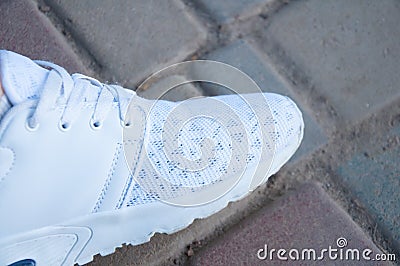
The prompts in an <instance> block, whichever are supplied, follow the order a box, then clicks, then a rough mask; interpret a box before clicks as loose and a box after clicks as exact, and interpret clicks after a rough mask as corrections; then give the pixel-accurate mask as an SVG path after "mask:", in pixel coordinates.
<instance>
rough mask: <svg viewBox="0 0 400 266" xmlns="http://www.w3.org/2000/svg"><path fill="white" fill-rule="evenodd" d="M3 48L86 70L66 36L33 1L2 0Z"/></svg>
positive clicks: (0, 30)
mask: <svg viewBox="0 0 400 266" xmlns="http://www.w3.org/2000/svg"><path fill="white" fill-rule="evenodd" d="M0 12H1V15H0V36H1V37H0V49H6V50H12V51H15V52H18V53H21V54H24V55H26V56H29V57H31V58H33V59H41V60H48V61H53V62H55V63H57V64H60V65H62V66H63V67H65V68H66V69H67V70H68V71H70V72H86V70H85V68H84V67H83V65H82V63H81V62H80V61H79V59H78V57H77V56H76V55H75V54H74V52H73V51H72V50H71V48H70V47H69V46H68V44H67V43H66V41H65V39H64V37H63V36H62V35H61V34H60V33H59V32H58V31H57V30H56V29H55V28H54V26H53V25H52V24H51V23H50V21H49V20H48V19H47V18H46V17H45V16H44V15H43V14H42V13H41V12H40V11H39V9H38V8H37V6H36V4H35V3H34V2H32V1H31V0H13V1H11V0H4V1H1V2H0Z"/></svg>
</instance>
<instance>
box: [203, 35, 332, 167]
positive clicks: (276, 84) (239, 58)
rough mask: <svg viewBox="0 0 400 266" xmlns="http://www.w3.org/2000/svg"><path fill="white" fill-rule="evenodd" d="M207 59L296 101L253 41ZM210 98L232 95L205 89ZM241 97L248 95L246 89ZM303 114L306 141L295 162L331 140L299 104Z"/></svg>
mask: <svg viewBox="0 0 400 266" xmlns="http://www.w3.org/2000/svg"><path fill="white" fill-rule="evenodd" d="M205 58H206V59H210V60H216V61H220V62H224V63H227V64H230V65H232V66H234V67H236V68H238V69H240V70H241V71H243V72H244V73H246V74H247V75H249V76H250V77H251V78H252V79H253V80H254V81H255V82H256V83H257V84H258V86H259V87H260V89H261V90H262V91H264V92H273V93H279V94H283V95H287V96H290V97H291V98H292V99H295V97H294V96H295V95H294V94H293V93H292V89H291V88H290V87H289V84H288V83H287V82H285V81H284V79H283V78H282V77H281V76H280V75H279V74H278V73H277V71H276V70H275V69H274V67H273V65H272V64H271V63H270V62H269V61H268V57H266V56H264V55H261V54H260V52H259V51H258V50H257V49H256V48H254V47H253V46H252V45H251V43H250V42H249V41H246V40H239V41H236V42H234V43H232V44H230V45H228V46H226V47H221V48H220V49H217V50H215V51H213V52H211V53H209V54H208V55H206V56H205ZM203 87H204V90H205V92H206V94H208V95H219V94H228V93H229V91H228V90H227V89H225V88H224V87H221V86H214V85H210V84H207V85H203ZM238 92H239V93H246V88H243V91H238ZM296 102H297V104H298V106H299V108H300V109H301V110H302V112H303V118H304V123H305V132H304V140H303V142H302V144H301V146H300V148H299V150H298V151H297V152H296V154H295V155H294V157H293V158H292V159H291V162H296V161H297V160H298V159H300V158H301V157H302V156H304V155H308V154H309V153H311V152H312V151H313V150H315V149H316V148H318V147H319V146H321V145H323V144H325V143H326V142H327V136H326V135H325V133H324V132H323V130H322V129H321V128H320V126H319V125H318V123H317V122H316V121H315V120H314V118H313V117H312V116H311V115H310V114H309V112H308V111H307V108H304V107H305V106H304V105H302V104H301V103H300V102H298V101H296Z"/></svg>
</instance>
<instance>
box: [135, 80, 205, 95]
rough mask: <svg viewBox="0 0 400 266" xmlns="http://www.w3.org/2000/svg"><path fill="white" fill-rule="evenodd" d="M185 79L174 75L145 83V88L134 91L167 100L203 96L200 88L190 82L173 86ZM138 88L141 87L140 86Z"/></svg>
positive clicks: (183, 81)
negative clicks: (146, 85)
mask: <svg viewBox="0 0 400 266" xmlns="http://www.w3.org/2000/svg"><path fill="white" fill-rule="evenodd" d="M186 81H187V79H185V77H183V76H178V75H174V76H170V77H166V78H164V79H162V80H159V81H157V82H154V83H152V84H151V85H150V83H146V84H149V86H148V87H147V88H146V89H143V90H142V89H138V90H136V92H137V94H138V95H139V96H141V97H143V98H146V99H152V100H153V99H160V100H167V101H183V100H187V99H190V98H193V97H200V96H203V93H202V90H201V89H200V88H198V87H196V86H195V85H194V84H192V83H186V84H183V85H179V86H177V87H175V86H176V84H181V83H185V82H186ZM140 88H142V86H141V87H140Z"/></svg>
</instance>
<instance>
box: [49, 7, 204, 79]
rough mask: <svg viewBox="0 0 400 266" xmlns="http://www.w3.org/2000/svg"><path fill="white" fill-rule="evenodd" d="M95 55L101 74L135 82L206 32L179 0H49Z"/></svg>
mask: <svg viewBox="0 0 400 266" xmlns="http://www.w3.org/2000/svg"><path fill="white" fill-rule="evenodd" d="M47 2H48V4H49V5H50V6H51V7H52V8H53V9H54V10H55V11H56V12H57V13H58V14H59V15H60V16H61V17H63V18H64V19H65V20H66V22H67V25H69V28H70V29H71V31H72V34H73V35H74V36H75V38H76V39H77V40H78V42H80V43H81V45H83V46H84V47H86V49H87V50H89V52H90V53H91V54H92V55H93V56H94V58H95V60H96V61H97V63H98V64H99V65H100V67H101V68H102V70H103V73H102V75H103V76H104V77H105V78H106V79H109V80H112V81H118V82H119V83H122V84H123V85H129V86H135V85H138V83H139V82H140V81H141V80H143V79H144V78H146V77H147V76H148V75H150V74H151V73H153V72H155V71H158V70H160V69H161V68H163V67H166V66H169V65H170V64H172V63H175V62H177V61H180V60H183V59H185V58H186V57H187V56H189V55H190V54H192V53H193V52H195V51H196V49H198V48H199V46H200V45H201V44H202V42H203V41H204V40H205V38H206V32H205V30H204V29H203V28H202V26H201V25H200V24H199V23H198V22H197V21H196V20H195V18H194V17H193V16H192V15H190V14H189V13H188V12H187V10H186V9H185V6H184V5H183V4H182V3H181V2H180V1H178V0H173V1H139V0H136V1H129V0H124V1H119V2H118V3H115V1H111V0H108V1H100V2H99V1H96V0H89V1H80V0H71V1H62V0H47Z"/></svg>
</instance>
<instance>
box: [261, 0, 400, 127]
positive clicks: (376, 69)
mask: <svg viewBox="0 0 400 266" xmlns="http://www.w3.org/2000/svg"><path fill="white" fill-rule="evenodd" d="M399 13H400V2H399V1H395V0H385V1H373V0H369V1H362V0H357V1H347V0H339V1H337V0H329V1H317V0H311V1H295V2H293V3H290V4H289V5H287V6H286V7H284V8H282V10H280V11H279V13H277V14H276V15H275V16H274V17H273V18H272V19H271V25H270V26H269V27H268V28H267V29H265V30H262V31H261V35H262V38H261V39H260V43H261V44H263V43H266V42H269V43H271V42H272V41H271V40H273V42H276V43H278V44H279V46H280V47H282V48H283V50H284V51H286V52H287V53H288V55H289V57H290V58H291V59H292V60H293V61H294V62H295V64H296V65H297V67H298V68H299V69H301V70H302V71H303V72H304V73H306V75H307V76H308V77H309V78H310V80H311V83H312V84H313V85H315V88H316V89H317V90H320V91H321V92H322V94H324V95H325V96H326V98H327V101H328V103H330V104H331V105H333V106H334V108H335V111H336V112H337V113H338V114H339V117H340V118H341V120H342V121H359V120H360V119H363V118H364V117H365V116H366V115H368V114H370V113H372V112H374V111H376V110H377V109H378V108H380V107H381V106H382V105H384V104H385V103H387V101H388V100H389V99H392V98H394V97H399V96H400V90H399V86H398V84H399V83H400V75H399V74H398V73H399V70H400V67H399V61H400V42H399V37H398V36H400V27H398V25H399V24H400V16H399Z"/></svg>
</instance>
